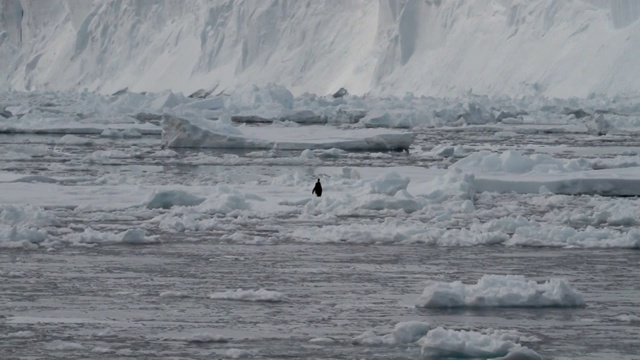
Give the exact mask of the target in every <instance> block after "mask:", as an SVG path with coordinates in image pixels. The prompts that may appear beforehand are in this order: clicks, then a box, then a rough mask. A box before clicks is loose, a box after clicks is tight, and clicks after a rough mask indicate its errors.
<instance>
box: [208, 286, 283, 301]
mask: <svg viewBox="0 0 640 360" xmlns="http://www.w3.org/2000/svg"><path fill="white" fill-rule="evenodd" d="M209 298H210V299H216V300H239V301H254V302H280V301H284V300H285V296H284V294H282V293H280V292H278V291H270V290H265V289H258V290H242V289H238V290H235V291H234V290H229V291H222V292H213V293H211V294H209Z"/></svg>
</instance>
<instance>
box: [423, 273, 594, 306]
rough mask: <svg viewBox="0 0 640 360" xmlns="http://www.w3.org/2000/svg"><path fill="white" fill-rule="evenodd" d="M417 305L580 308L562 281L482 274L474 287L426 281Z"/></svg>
mask: <svg viewBox="0 0 640 360" xmlns="http://www.w3.org/2000/svg"><path fill="white" fill-rule="evenodd" d="M416 306H418V307H425V308H458V307H470V308H484V307H533V308H539V307H582V306H585V302H584V299H583V296H582V294H581V293H580V292H578V291H576V290H574V289H573V288H571V286H569V283H568V282H567V281H566V280H564V279H550V280H548V281H546V282H544V283H537V282H535V281H533V280H527V279H525V277H524V276H521V275H484V276H482V278H480V279H479V280H478V283H477V284H472V285H466V284H463V283H462V282H460V281H455V282H452V283H446V282H439V281H428V282H427V286H426V288H425V289H424V292H423V293H422V295H421V296H420V298H419V299H418V301H417V304H416Z"/></svg>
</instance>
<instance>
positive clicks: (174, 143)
mask: <svg viewBox="0 0 640 360" xmlns="http://www.w3.org/2000/svg"><path fill="white" fill-rule="evenodd" d="M283 130H286V131H283ZM412 142H413V133H412V132H403V131H396V130H388V129H347V130H345V129H338V128H336V127H332V126H318V125H312V126H301V127H283V126H277V125H273V126H262V127H249V126H244V127H235V126H233V125H231V121H230V119H226V120H225V119H220V120H216V121H213V120H206V119H204V120H203V119H184V118H178V117H175V116H172V115H168V114H165V115H164V116H163V132H162V143H163V145H165V146H167V147H173V148H180V147H188V148H225V149H278V150H305V149H312V150H313V149H332V148H337V149H342V150H347V151H403V150H405V151H408V149H409V146H410V145H411V143H412Z"/></svg>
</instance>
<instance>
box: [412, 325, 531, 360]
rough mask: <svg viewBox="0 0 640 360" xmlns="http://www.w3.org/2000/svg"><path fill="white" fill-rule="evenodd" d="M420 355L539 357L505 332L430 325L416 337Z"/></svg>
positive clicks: (491, 357)
mask: <svg viewBox="0 0 640 360" xmlns="http://www.w3.org/2000/svg"><path fill="white" fill-rule="evenodd" d="M419 343H420V345H421V346H422V355H423V356H425V357H428V358H474V359H475V358H482V359H497V358H500V359H504V360H507V359H519V360H542V356H540V355H538V354H537V353H536V352H535V351H533V350H531V349H529V348H526V347H523V346H521V345H519V344H517V343H515V342H514V339H513V338H512V337H510V336H508V335H504V334H500V333H493V334H488V335H487V334H482V333H478V332H474V331H464V330H461V331H456V330H447V329H444V328H442V327H438V328H436V329H433V330H431V331H429V333H427V335H426V336H425V337H423V338H422V339H420V341H419Z"/></svg>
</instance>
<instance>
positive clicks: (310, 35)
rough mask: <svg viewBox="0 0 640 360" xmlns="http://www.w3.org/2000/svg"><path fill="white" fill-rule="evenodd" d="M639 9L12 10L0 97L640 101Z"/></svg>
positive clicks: (233, 3)
mask: <svg viewBox="0 0 640 360" xmlns="http://www.w3.org/2000/svg"><path fill="white" fill-rule="evenodd" d="M639 19H640V1H637V0H563V1H556V0H483V1H464V0H379V1H373V0H349V1H344V0H326V1H317V0H307V1H303V0H300V1H284V0H281V1H278V0H215V1H208V0H165V1H152V0H126V1H123V0H95V1H93V2H91V1H87V0H61V1H55V2H54V1H39V0H4V1H2V2H0V89H5V90H6V89H17V90H34V89H59V90H82V89H85V88H87V89H89V90H96V91H100V92H103V93H110V92H114V91H116V90H119V89H121V88H124V87H129V89H131V90H135V91H144V90H146V91H158V90H163V89H172V90H174V91H184V92H191V91H195V90H197V89H199V88H205V89H211V88H216V92H217V91H222V90H224V91H227V92H231V91H235V90H237V89H239V88H242V87H245V86H250V85H252V84H264V83H266V82H277V83H280V84H282V85H285V86H287V87H289V88H290V89H291V90H292V91H293V92H294V93H301V92H304V91H309V92H314V93H319V94H326V93H329V92H333V91H335V90H337V89H338V88H339V87H346V88H347V89H349V91H350V92H352V93H358V94H362V93H366V92H371V93H375V94H395V95H403V94H404V93H405V92H414V93H415V94H418V95H456V94H459V93H461V92H466V91H469V90H472V91H473V92H474V93H479V94H490V95H505V94H506V95H511V96H517V95H524V94H540V95H545V96H554V97H570V96H579V97H584V96H588V95H590V94H592V93H595V94H605V95H638V94H640V81H638V80H637V79H640V21H639Z"/></svg>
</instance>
